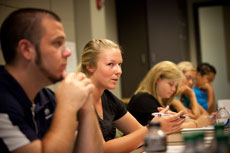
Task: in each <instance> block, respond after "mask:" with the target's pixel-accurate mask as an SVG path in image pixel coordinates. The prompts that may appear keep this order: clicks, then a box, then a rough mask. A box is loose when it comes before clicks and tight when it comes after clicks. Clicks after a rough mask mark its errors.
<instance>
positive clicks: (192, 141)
mask: <svg viewBox="0 0 230 153" xmlns="http://www.w3.org/2000/svg"><path fill="white" fill-rule="evenodd" d="M184 142H185V149H184V151H183V153H200V152H199V151H198V150H197V148H196V135H195V134H194V133H190V134H186V135H184Z"/></svg>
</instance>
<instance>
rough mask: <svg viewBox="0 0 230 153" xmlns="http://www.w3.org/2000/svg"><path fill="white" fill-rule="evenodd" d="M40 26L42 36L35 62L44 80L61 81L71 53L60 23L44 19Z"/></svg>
mask: <svg viewBox="0 0 230 153" xmlns="http://www.w3.org/2000/svg"><path fill="white" fill-rule="evenodd" d="M42 26H43V28H44V35H43V36H42V38H41V41H40V49H39V50H38V51H37V56H36V59H35V62H36V65H37V66H38V68H39V70H40V71H41V73H42V74H43V76H44V77H45V79H48V81H50V82H51V83H56V82H57V81H60V80H61V79H62V73H63V71H64V70H65V68H66V65H67V58H68V57H69V56H70V55H71V51H70V50H69V49H68V48H67V47H66V45H65V39H66V35H65V33H64V29H63V26H62V24H61V23H60V22H58V21H55V20H54V19H50V18H44V19H43V20H42Z"/></svg>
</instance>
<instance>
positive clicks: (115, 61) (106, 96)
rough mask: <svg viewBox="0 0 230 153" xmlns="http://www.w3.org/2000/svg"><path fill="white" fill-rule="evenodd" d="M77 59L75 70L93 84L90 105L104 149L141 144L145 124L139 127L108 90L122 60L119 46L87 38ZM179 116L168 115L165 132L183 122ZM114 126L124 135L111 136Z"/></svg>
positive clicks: (128, 148) (117, 150)
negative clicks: (78, 60)
mask: <svg viewBox="0 0 230 153" xmlns="http://www.w3.org/2000/svg"><path fill="white" fill-rule="evenodd" d="M81 58H82V59H81V63H80V65H79V67H78V71H81V72H83V73H85V74H86V76H87V77H88V78H90V80H91V81H92V83H93V84H94V86H95V89H94V93H93V95H94V108H95V111H96V113H97V116H98V120H99V124H100V127H101V131H102V134H103V137H104V152H105V153H107V152H109V153H112V152H115V153H120V152H131V151H133V150H135V149H136V148H138V147H139V146H140V145H142V144H143V137H144V136H145V134H146V133H147V131H148V130H147V127H146V126H142V125H141V124H140V123H139V122H138V121H137V120H136V119H135V118H134V117H133V116H132V115H131V114H130V113H129V112H127V110H126V107H125V105H124V104H123V103H122V101H121V100H119V99H118V98H117V97H116V96H115V95H113V94H112V93H111V92H110V91H109V90H111V89H115V88H116V85H117V82H118V80H119V78H120V76H121V74H122V70H121V64H122V61H123V59H122V55H121V49H120V47H119V46H118V45H117V44H116V43H114V42H112V41H110V40H107V39H99V40H91V41H89V42H88V43H87V44H86V46H85V47H84V50H83V53H82V57H81ZM108 89H109V90H108ZM164 111H167V109H166V110H164ZM180 115H181V113H178V114H176V115H175V116H171V117H170V118H168V119H167V120H166V121H165V122H164V123H163V124H164V125H165V124H170V125H171V127H173V128H170V127H169V126H168V127H169V128H167V129H165V130H166V132H167V133H173V132H175V131H177V130H178V129H179V126H180V124H181V123H182V122H183V120H181V119H180V118H179V116H180ZM155 120H157V118H156V119H155ZM165 127H166V126H165ZM116 128H118V129H119V130H120V131H122V132H123V133H124V134H125V136H123V137H119V138H116V139H115V134H116Z"/></svg>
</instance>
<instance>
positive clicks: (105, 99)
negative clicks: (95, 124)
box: [98, 90, 127, 141]
mask: <svg viewBox="0 0 230 153" xmlns="http://www.w3.org/2000/svg"><path fill="white" fill-rule="evenodd" d="M101 100H102V107H103V120H102V119H101V118H100V117H99V116H98V120H99V124H100V128H101V131H102V134H103V137H104V140H105V141H108V140H111V139H114V138H115V135H116V127H115V121H116V120H118V119H120V118H121V117H122V116H124V115H125V114H126V113H127V110H126V107H125V104H124V103H123V102H122V101H120V100H119V99H118V98H117V97H116V96H114V95H113V94H112V93H111V92H110V91H108V90H105V91H104V93H103V95H102V96H101Z"/></svg>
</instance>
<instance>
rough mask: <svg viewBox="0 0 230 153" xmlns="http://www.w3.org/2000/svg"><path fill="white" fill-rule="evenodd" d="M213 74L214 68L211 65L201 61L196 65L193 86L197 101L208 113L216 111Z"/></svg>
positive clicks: (214, 72)
mask: <svg viewBox="0 0 230 153" xmlns="http://www.w3.org/2000/svg"><path fill="white" fill-rule="evenodd" d="M215 75H216V69H215V68H214V67H213V66H212V65H210V64H208V63H201V64H200V65H198V67H197V76H196V83H195V87H194V88H193V90H194V92H195V94H196V98H197V101H198V103H199V104H200V105H201V106H202V107H203V108H204V109H205V110H207V112H208V113H209V114H211V113H213V112H215V111H216V102H215V94H214V89H213V86H212V82H213V81H214V79H215Z"/></svg>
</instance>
